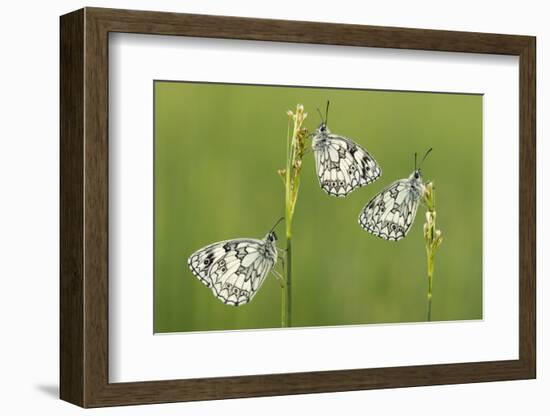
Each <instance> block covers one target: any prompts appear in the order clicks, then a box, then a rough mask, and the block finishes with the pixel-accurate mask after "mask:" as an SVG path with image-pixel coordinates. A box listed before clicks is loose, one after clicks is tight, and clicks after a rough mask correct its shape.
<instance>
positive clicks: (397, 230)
mask: <svg viewBox="0 0 550 416" xmlns="http://www.w3.org/2000/svg"><path fill="white" fill-rule="evenodd" d="M419 201H420V196H419V194H418V192H415V191H414V190H413V188H412V186H411V182H410V181H409V180H408V179H401V180H398V181H396V182H394V183H392V184H391V185H390V186H388V187H387V188H386V189H384V190H383V191H381V192H380V193H379V194H377V195H375V196H374V198H372V199H371V200H370V201H369V203H368V204H367V205H365V207H364V208H363V210H362V211H361V214H360V215H359V224H360V225H361V227H363V228H364V229H365V230H367V231H368V232H370V233H372V234H374V235H375V236H377V237H380V238H383V239H385V240H392V241H397V240H401V239H402V238H403V237H405V236H406V235H407V233H408V232H409V229H410V228H411V225H412V223H413V221H414V217H415V215H416V210H417V209H418V203H419Z"/></svg>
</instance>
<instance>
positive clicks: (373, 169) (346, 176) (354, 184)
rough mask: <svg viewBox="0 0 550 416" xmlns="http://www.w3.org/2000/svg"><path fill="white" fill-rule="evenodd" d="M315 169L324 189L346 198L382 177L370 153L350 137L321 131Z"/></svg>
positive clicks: (316, 144) (315, 140)
mask: <svg viewBox="0 0 550 416" xmlns="http://www.w3.org/2000/svg"><path fill="white" fill-rule="evenodd" d="M313 151H314V154H315V166H316V170H317V177H318V178H319V184H320V185H321V188H322V189H323V190H324V191H325V192H326V193H327V194H329V195H332V196H338V197H345V196H346V195H348V194H349V193H350V192H352V191H353V190H354V189H357V188H359V187H361V186H365V185H368V184H369V183H371V182H373V181H375V180H376V179H378V178H379V177H380V175H381V174H382V170H381V169H380V166H379V165H378V163H377V162H376V160H374V158H373V157H372V156H371V155H370V154H369V152H367V150H366V149H364V148H363V147H361V146H360V145H358V144H357V143H355V142H353V141H352V140H351V139H348V138H347V137H343V136H339V135H336V134H332V133H330V131H329V130H328V129H327V128H326V127H325V128H322V127H320V128H319V129H317V132H316V134H315V136H314V138H313Z"/></svg>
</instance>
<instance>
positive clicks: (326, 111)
mask: <svg viewBox="0 0 550 416" xmlns="http://www.w3.org/2000/svg"><path fill="white" fill-rule="evenodd" d="M329 105H330V101H328V100H327V108H326V110H325V125H326V124H327V123H328V106H329Z"/></svg>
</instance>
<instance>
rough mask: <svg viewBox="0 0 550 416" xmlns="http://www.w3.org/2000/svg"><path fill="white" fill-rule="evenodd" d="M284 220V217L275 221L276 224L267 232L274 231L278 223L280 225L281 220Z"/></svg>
mask: <svg viewBox="0 0 550 416" xmlns="http://www.w3.org/2000/svg"><path fill="white" fill-rule="evenodd" d="M284 219H285V217H281V218H279V219H278V220H277V222H276V223H275V225H273V227H271V230H269V232H271V231H273V230H274V229H275V227H276V226H278V225H279V223H280V222H281V221H282V220H284Z"/></svg>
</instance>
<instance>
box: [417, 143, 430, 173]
mask: <svg viewBox="0 0 550 416" xmlns="http://www.w3.org/2000/svg"><path fill="white" fill-rule="evenodd" d="M432 150H433V147H430V148H429V149H428V151H427V152H426V154H425V155H424V157H423V158H422V161H421V162H420V166H422V164H423V163H424V161H425V160H426V158H427V157H428V155H429V154H430V153H431V151H432ZM420 166H419V167H418V168H420Z"/></svg>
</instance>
